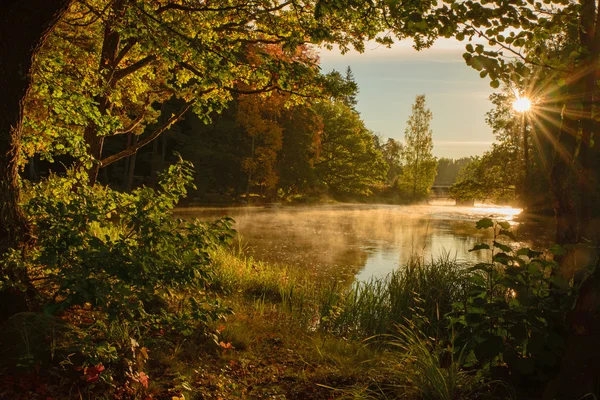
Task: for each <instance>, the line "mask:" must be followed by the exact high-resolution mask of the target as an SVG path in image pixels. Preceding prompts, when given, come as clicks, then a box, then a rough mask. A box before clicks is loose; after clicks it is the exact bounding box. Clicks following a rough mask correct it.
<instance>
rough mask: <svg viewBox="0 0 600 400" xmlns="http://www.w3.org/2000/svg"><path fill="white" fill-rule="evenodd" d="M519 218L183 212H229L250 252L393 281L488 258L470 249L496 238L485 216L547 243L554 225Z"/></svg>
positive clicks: (432, 208)
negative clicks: (414, 260)
mask: <svg viewBox="0 0 600 400" xmlns="http://www.w3.org/2000/svg"><path fill="white" fill-rule="evenodd" d="M519 213H520V210H519V209H516V208H512V207H499V206H492V205H476V206H475V207H458V206H454V205H449V204H444V203H438V204H432V205H411V206H399V205H364V204H359V205H357V204H336V205H318V206H266V207H228V208H209V207H201V208H181V209H178V210H177V213H176V214H177V216H178V217H182V218H191V217H196V218H199V219H201V220H211V219H214V218H218V217H220V216H223V215H228V216H230V217H232V218H234V219H235V221H236V223H235V225H234V227H235V229H236V230H237V231H238V232H239V234H240V235H241V238H242V239H241V240H242V243H243V244H244V246H246V247H247V248H248V249H247V250H246V254H247V255H250V256H252V257H254V258H255V259H258V260H261V261H266V262H270V263H285V264H290V265H293V266H296V267H298V268H307V269H309V270H311V271H313V272H314V273H315V274H316V275H319V276H321V277H323V278H325V277H327V278H328V279H329V278H334V279H339V280H344V281H347V280H348V279H352V277H356V278H357V279H359V280H366V279H369V278H370V277H382V276H385V275H386V274H388V273H389V272H390V271H391V270H393V269H395V268H399V267H400V266H402V265H405V264H406V263H407V262H408V261H409V260H410V258H411V257H415V256H416V257H422V258H424V259H425V260H429V259H431V258H432V257H433V258H435V257H440V256H442V255H443V254H444V253H448V255H449V256H450V257H452V258H456V260H457V261H459V262H465V263H467V262H472V263H474V262H477V261H481V260H488V259H489V254H486V253H485V252H469V249H471V248H472V247H473V246H474V245H475V244H476V243H479V242H482V241H485V240H489V238H490V237H491V232H489V230H488V231H481V230H477V229H476V228H475V223H476V221H478V220H479V219H481V218H484V217H491V218H492V219H495V220H504V221H509V222H510V223H511V225H512V226H513V229H514V231H515V232H516V233H517V234H518V237H519V239H520V240H521V244H522V245H527V246H531V247H533V248H539V247H541V246H544V245H546V244H547V243H548V240H547V239H546V238H547V237H548V236H549V235H548V232H547V231H548V229H547V227H544V226H540V225H535V226H531V225H530V226H527V227H526V226H525V225H524V224H522V223H519V222H517V221H516V219H517V216H518V214H519Z"/></svg>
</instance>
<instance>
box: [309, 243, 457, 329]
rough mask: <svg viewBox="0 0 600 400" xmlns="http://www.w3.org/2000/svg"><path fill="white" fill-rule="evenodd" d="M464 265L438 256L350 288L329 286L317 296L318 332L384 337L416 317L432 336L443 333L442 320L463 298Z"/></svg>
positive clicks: (357, 283) (444, 324) (443, 320)
mask: <svg viewBox="0 0 600 400" xmlns="http://www.w3.org/2000/svg"><path fill="white" fill-rule="evenodd" d="M466 287H467V281H466V273H465V269H464V266H462V265H461V264H459V263H458V262H457V261H456V260H454V259H452V258H451V257H450V256H449V255H448V254H443V255H442V256H440V257H439V258H437V259H432V260H431V261H429V262H424V260H423V259H420V258H416V257H415V258H413V259H412V260H411V261H410V262H409V263H408V264H407V265H405V266H403V267H401V268H399V269H397V270H395V271H393V272H391V273H390V274H388V275H387V276H386V277H384V278H372V279H370V280H368V281H365V282H355V283H354V284H353V285H352V286H351V287H350V288H349V289H346V290H343V289H342V290H340V288H336V287H332V288H330V289H329V290H328V291H327V290H326V291H323V292H322V293H321V297H320V313H321V315H322V316H323V317H324V318H325V321H323V324H322V326H323V328H324V329H327V330H329V331H332V332H335V333H338V334H341V335H344V336H353V337H368V336H373V335H381V334H388V333H391V332H392V331H393V330H394V327H395V326H396V325H398V324H403V323H404V321H406V320H412V319H413V317H414V316H415V315H416V314H418V315H419V316H421V317H422V318H425V319H426V320H427V321H428V326H429V327H430V328H429V329H430V330H432V332H427V333H428V334H436V332H439V331H440V330H443V329H446V328H447V326H446V324H447V320H446V319H445V318H444V316H445V315H446V314H447V313H448V312H450V311H451V309H452V304H453V303H454V302H455V301H459V300H461V299H463V298H464V295H465V293H466Z"/></svg>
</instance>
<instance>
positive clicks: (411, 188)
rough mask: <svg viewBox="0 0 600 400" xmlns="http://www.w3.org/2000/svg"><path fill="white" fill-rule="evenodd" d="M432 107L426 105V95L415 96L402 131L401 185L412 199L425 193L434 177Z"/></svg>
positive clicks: (435, 160) (435, 162) (435, 163)
mask: <svg viewBox="0 0 600 400" xmlns="http://www.w3.org/2000/svg"><path fill="white" fill-rule="evenodd" d="M432 118H433V114H432V113H431V110H429V109H427V108H425V95H419V96H417V98H416V100H415V103H414V104H413V106H412V114H411V116H410V117H409V118H408V121H407V127H406V131H405V133H404V141H405V146H404V154H403V159H404V163H403V164H404V168H403V169H402V175H401V177H400V181H399V185H400V188H401V189H402V190H403V191H404V192H406V193H410V195H411V198H412V199H413V200H414V199H416V198H417V197H423V196H425V195H427V193H428V192H429V190H430V189H431V186H432V185H433V181H434V180H435V175H436V169H437V159H436V158H435V157H434V156H433V154H432V150H433V140H432V138H431V134H432V131H431V126H430V123H431V119H432Z"/></svg>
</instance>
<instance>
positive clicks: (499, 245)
mask: <svg viewBox="0 0 600 400" xmlns="http://www.w3.org/2000/svg"><path fill="white" fill-rule="evenodd" d="M493 244H494V247H496V248H498V249H500V250H502V251H504V252H505V253H510V252H511V251H512V248H511V247H510V246H507V245H505V244H503V243H500V242H496V241H495V240H494V242H493Z"/></svg>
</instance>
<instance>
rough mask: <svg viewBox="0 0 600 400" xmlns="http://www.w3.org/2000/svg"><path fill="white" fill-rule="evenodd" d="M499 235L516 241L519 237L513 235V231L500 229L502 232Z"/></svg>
mask: <svg viewBox="0 0 600 400" xmlns="http://www.w3.org/2000/svg"><path fill="white" fill-rule="evenodd" d="M498 235H504V236H506V237H507V238H509V239H511V240H515V241H516V240H517V237H516V236H515V234H514V233H512V232H511V231H507V230H506V229H500V232H498Z"/></svg>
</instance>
